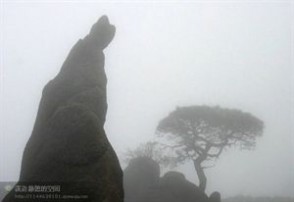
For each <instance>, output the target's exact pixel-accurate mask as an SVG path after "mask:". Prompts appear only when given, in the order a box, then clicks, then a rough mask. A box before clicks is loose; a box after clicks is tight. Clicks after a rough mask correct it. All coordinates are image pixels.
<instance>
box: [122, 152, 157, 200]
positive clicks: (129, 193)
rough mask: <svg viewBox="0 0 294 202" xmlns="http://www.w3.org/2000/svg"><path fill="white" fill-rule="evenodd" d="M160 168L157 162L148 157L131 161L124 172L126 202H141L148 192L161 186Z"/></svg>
mask: <svg viewBox="0 0 294 202" xmlns="http://www.w3.org/2000/svg"><path fill="white" fill-rule="evenodd" d="M159 175H160V168H159V165H158V163H157V162H155V161H154V160H152V159H150V158H148V157H139V158H136V159H133V160H131V161H130V163H129V165H128V167H127V168H126V169H125V170H124V191H125V201H126V202H141V201H143V200H144V199H145V197H146V190H149V189H150V188H153V187H157V186H158V184H159Z"/></svg>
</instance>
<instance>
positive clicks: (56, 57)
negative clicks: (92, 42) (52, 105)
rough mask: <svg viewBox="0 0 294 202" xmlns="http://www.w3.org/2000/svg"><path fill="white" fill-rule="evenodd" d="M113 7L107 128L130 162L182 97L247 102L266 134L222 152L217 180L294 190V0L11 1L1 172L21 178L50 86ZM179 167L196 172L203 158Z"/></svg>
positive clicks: (6, 4) (240, 186) (270, 191)
mask: <svg viewBox="0 0 294 202" xmlns="http://www.w3.org/2000/svg"><path fill="white" fill-rule="evenodd" d="M103 14H106V15H107V16H108V17H109V20H110V21H111V23H112V24H114V25H115V26H116V36H115V38H114V40H113V42H112V43H111V45H110V46H109V47H108V48H107V49H106V50H105V58H106V63H105V69H106V72H107V77H108V86H107V91H108V113H107V122H106V125H105V129H106V132H107V135H108V138H109V140H110V142H111V144H112V145H113V147H114V149H115V151H116V152H117V154H118V156H119V158H120V160H121V162H122V160H123V158H124V152H125V151H126V149H127V148H135V147H136V146H138V145H139V144H140V143H143V142H146V141H148V140H151V139H153V138H154V136H155V130H156V127H157V124H158V122H159V121H160V120H161V119H162V118H164V117H165V116H167V115H168V114H169V112H171V111H173V110H174V109H175V108H176V106H189V105H202V104H205V105H210V106H215V105H219V106H221V107H224V108H236V109H240V110H242V111H245V112H250V113H252V114H254V115H255V116H256V117H258V118H259V119H261V120H263V121H264V124H265V130H264V133H263V136H262V137H261V138H259V139H258V141H257V146H256V149H255V150H253V151H238V150H228V151H227V152H226V153H224V154H222V156H221V157H220V159H218V160H217V162H216V165H215V167H213V168H210V169H208V170H206V172H207V177H208V187H207V192H208V193H211V192H212V191H215V190H217V191H219V192H221V193H222V195H223V197H229V196H235V195H238V194H244V195H253V196H292V197H294V195H293V190H294V150H293V146H294V138H293V121H294V119H293V112H294V110H293V103H294V99H293V95H294V94H293V84H294V83H293V81H294V80H293V19H294V18H293V3H290V1H279V2H278V1H256V2H255V1H254V2H253V1H248V2H247V1H219V2H218V1H211V2H210V1H207V2H202V1H199V2H198V1H196V2H194V3H193V2H191V1H189V2H184V3H180V1H179V2H178V1H164V2H162V3H158V2H153V1H150V2H148V3H143V2H140V1H138V2H132V1H127V2H124V3H120V2H110V3H97V2H96V3H94V2H88V3H85V2H83V3H82V2H78V1H68V2H67V1H64V2H58V1H43V2H42V1H41V2H40V3H37V2H35V1H22V2H20V1H3V2H2V3H1V66H0V68H1V72H0V75H1V78H0V81H1V92H0V96H1V100H0V101H1V103H0V107H1V120H0V121H1V122H0V124H1V125H0V131H1V134H0V135H1V142H0V181H17V180H18V177H19V172H20V163H21V158H22V152H23V149H24V147H25V144H26V142H27V140H28V138H29V136H30V134H31V131H32V128H33V124H34V121H35V117H36V113H37V109H38V104H39V101H40V98H41V93H42V88H43V87H44V85H45V84H46V83H47V82H48V81H49V80H50V79H52V78H53V77H54V76H55V75H56V74H57V73H58V72H59V70H60V67H61V65H62V63H63V61H64V60H65V57H66V56H67V54H68V52H69V50H70V49H71V47H72V46H73V45H74V44H75V43H76V41H77V40H78V39H79V38H83V37H84V36H85V35H86V34H87V33H88V32H89V30H90V28H91V26H92V25H93V24H94V23H95V22H96V21H97V19H98V18H99V17H100V16H101V15H103ZM291 28H292V29H291ZM122 165H123V166H124V164H123V162H122ZM175 169H176V170H179V171H181V172H183V173H184V174H185V175H186V177H187V178H188V179H189V180H190V181H192V182H195V183H196V182H197V181H196V179H197V178H196V174H195V171H194V168H193V166H192V164H189V163H188V164H186V165H183V166H181V167H178V168H175Z"/></svg>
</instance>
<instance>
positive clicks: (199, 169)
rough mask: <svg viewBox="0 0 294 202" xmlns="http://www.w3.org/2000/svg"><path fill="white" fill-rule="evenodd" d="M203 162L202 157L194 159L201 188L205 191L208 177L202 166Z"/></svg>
mask: <svg viewBox="0 0 294 202" xmlns="http://www.w3.org/2000/svg"><path fill="white" fill-rule="evenodd" d="M201 162H202V161H201V160H200V159H196V160H194V161H193V163H194V168H195V170H196V172H197V176H198V179H199V189H200V190H201V191H203V192H204V193H205V189H206V183H207V179H206V176H205V173H204V170H203V168H202V167H201Z"/></svg>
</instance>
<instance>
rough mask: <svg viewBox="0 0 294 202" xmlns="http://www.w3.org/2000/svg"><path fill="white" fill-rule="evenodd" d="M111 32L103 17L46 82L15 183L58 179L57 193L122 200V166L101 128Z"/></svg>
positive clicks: (11, 195)
mask: <svg viewBox="0 0 294 202" xmlns="http://www.w3.org/2000/svg"><path fill="white" fill-rule="evenodd" d="M114 34H115V27H114V26H113V25H111V24H109V21H108V18H107V17H106V16H103V17H101V18H100V19H99V20H98V22H97V23H96V24H94V25H93V27H92V29H91V31H90V33H89V34H88V35H87V36H86V37H85V38H84V39H81V40H79V41H78V42H77V43H76V44H75V45H74V47H73V48H72V50H71V51H70V53H69V55H68V57H67V59H66V60H65V62H64V64H63V66H62V68H61V70H60V72H59V74H58V75H57V76H56V77H55V78H54V79H53V80H51V81H50V82H49V83H48V84H47V85H46V86H45V88H44V90H43V94H42V98H41V102H40V106H39V110H38V114H37V118H36V122H35V126H34V129H33V132H32V135H31V137H30V139H29V141H28V142H27V145H26V147H25V150H24V154H23V160H22V166H21V173H20V179H19V183H18V185H22V184H24V185H26V186H29V185H34V184H38V185H39V184H41V185H42V184H43V185H48V184H55V185H56V184H59V185H61V186H60V190H61V192H60V193H56V194H61V195H62V194H67V195H83V196H84V198H86V199H83V200H82V199H81V200H80V201H95V202H100V201H101V202H121V201H123V188H122V186H123V185H122V171H121V168H120V165H119V162H118V159H117V156H116V154H115V152H114V150H113V149H112V147H111V145H110V143H109V142H108V139H107V137H106V134H105V131H104V122H105V116H106V111H107V99H106V83H107V78H106V74H105V70H104V54H103V49H104V48H106V47H107V46H108V44H109V43H110V42H111V41H112V39H113V37H114ZM18 194H19V193H18ZM15 195H16V193H15V189H14V190H13V191H12V192H10V193H9V194H8V195H7V197H6V198H5V199H4V201H15ZM60 200H61V199H60ZM60 200H57V201H60ZM21 201H24V200H21ZM28 201H33V200H31V199H30V200H28ZM37 201H40V199H38V200H37ZM41 201H42V200H41ZM55 201H56V200H55ZM61 201H73V200H72V199H69V200H65V199H64V200H61ZM74 201H77V200H74Z"/></svg>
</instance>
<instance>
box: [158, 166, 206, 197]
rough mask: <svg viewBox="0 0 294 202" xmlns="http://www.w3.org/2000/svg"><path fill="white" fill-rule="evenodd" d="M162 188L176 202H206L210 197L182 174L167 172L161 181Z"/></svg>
mask: <svg viewBox="0 0 294 202" xmlns="http://www.w3.org/2000/svg"><path fill="white" fill-rule="evenodd" d="M160 187H161V189H163V190H164V191H165V192H166V193H168V195H170V196H172V197H171V198H173V199H174V201H182V202H195V201H198V202H206V201H208V197H207V196H206V194H205V193H203V192H202V191H201V190H200V189H199V188H198V187H197V186H196V185H194V184H193V183H191V182H189V181H188V180H186V178H185V176H184V175H183V174H182V173H180V172H174V171H170V172H167V173H166V174H165V175H164V176H163V177H162V178H161V179H160Z"/></svg>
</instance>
